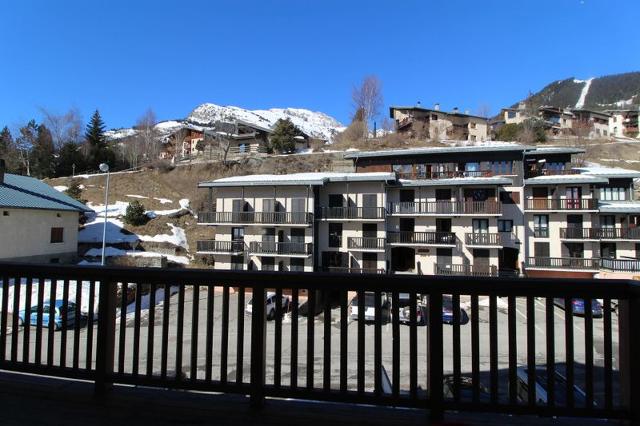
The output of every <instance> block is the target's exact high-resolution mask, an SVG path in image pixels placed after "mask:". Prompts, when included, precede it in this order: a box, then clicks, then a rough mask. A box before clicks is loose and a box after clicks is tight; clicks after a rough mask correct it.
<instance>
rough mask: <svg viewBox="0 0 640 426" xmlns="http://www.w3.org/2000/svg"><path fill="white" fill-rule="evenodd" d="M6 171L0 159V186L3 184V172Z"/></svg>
mask: <svg viewBox="0 0 640 426" xmlns="http://www.w3.org/2000/svg"><path fill="white" fill-rule="evenodd" d="M5 169H6V165H5V162H4V160H3V159H2V158H0V185H2V184H4V171H5Z"/></svg>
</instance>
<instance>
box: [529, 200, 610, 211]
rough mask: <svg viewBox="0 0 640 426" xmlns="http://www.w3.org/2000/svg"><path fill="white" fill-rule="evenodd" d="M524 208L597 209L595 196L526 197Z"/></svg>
mask: <svg viewBox="0 0 640 426" xmlns="http://www.w3.org/2000/svg"><path fill="white" fill-rule="evenodd" d="M526 201H527V202H526V204H525V209H526V210H597V209H598V200H597V199H595V198H527V200H526Z"/></svg>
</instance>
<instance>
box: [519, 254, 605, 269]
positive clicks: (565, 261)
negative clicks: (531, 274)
mask: <svg viewBox="0 0 640 426" xmlns="http://www.w3.org/2000/svg"><path fill="white" fill-rule="evenodd" d="M527 267H529V268H554V269H555V268H557V269H588V270H596V269H598V268H599V267H600V259H599V258H595V259H583V258H581V257H528V258H527Z"/></svg>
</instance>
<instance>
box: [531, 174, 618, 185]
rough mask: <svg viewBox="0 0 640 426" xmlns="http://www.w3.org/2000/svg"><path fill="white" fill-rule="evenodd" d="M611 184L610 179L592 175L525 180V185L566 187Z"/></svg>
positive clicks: (539, 177) (537, 177)
mask: <svg viewBox="0 0 640 426" xmlns="http://www.w3.org/2000/svg"><path fill="white" fill-rule="evenodd" d="M593 183H609V179H607V178H606V177H600V176H591V175H549V176H536V177H533V178H529V179H525V180H524V184H525V185H565V184H593Z"/></svg>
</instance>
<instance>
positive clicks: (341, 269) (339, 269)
mask: <svg viewBox="0 0 640 426" xmlns="http://www.w3.org/2000/svg"><path fill="white" fill-rule="evenodd" d="M323 270H324V271H325V272H331V273H338V274H385V273H386V271H385V270H384V269H383V268H350V267H348V266H326V267H324V268H323Z"/></svg>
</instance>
